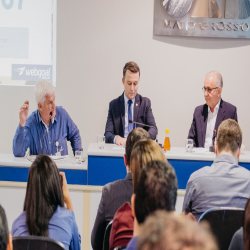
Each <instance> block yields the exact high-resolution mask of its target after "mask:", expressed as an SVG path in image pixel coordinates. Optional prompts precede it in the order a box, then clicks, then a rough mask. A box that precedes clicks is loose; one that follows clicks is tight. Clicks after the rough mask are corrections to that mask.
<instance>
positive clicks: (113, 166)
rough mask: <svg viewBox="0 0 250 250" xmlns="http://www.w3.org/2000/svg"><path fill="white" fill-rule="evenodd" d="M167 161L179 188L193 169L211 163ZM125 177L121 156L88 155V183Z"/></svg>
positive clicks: (103, 182)
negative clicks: (174, 174)
mask: <svg viewBox="0 0 250 250" xmlns="http://www.w3.org/2000/svg"><path fill="white" fill-rule="evenodd" d="M169 162H170V164H171V165H172V166H173V167H174V169H175V171H176V175H177V178H178V183H179V189H186V184H187V182H188V179H189V177H190V175H191V174H192V173H193V172H194V171H196V170H198V169H200V168H202V167H204V166H210V165H211V164H212V162H210V161H187V160H169ZM125 177H126V168H125V165H124V160H123V158H122V157H111V156H110V157H107V156H89V157H88V185H97V186H103V185H105V184H107V183H109V182H112V181H115V180H119V179H124V178H125Z"/></svg>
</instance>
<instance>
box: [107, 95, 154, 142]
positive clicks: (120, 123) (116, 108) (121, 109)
mask: <svg viewBox="0 0 250 250" xmlns="http://www.w3.org/2000/svg"><path fill="white" fill-rule="evenodd" d="M133 120H134V121H136V122H140V123H144V124H147V125H151V126H153V128H149V127H143V126H140V125H136V127H143V128H144V129H145V130H147V131H148V133H149V134H150V137H151V139H153V140H155V138H156V135H157V132H158V130H157V127H156V124H155V119H154V116H153V113H152V109H151V102H150V100H149V99H148V98H146V97H142V96H141V95H139V94H137V95H136V96H135V104H134V117H133ZM124 127H125V105H124V94H123V93H122V95H121V96H119V97H118V98H117V99H114V100H113V101H111V102H110V103H109V112H108V118H107V123H106V128H105V138H106V143H113V142H114V137H115V136H116V135H119V136H121V137H124Z"/></svg>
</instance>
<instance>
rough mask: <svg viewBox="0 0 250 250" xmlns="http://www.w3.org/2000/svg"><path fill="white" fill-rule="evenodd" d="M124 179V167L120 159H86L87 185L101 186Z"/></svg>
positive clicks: (102, 157) (96, 157) (107, 157)
mask: <svg viewBox="0 0 250 250" xmlns="http://www.w3.org/2000/svg"><path fill="white" fill-rule="evenodd" d="M125 177H126V167H125V165H124V160H123V158H122V157H109V156H89V157H88V185H95V186H103V185H105V184H107V183H109V182H112V181H116V180H120V179H124V178H125Z"/></svg>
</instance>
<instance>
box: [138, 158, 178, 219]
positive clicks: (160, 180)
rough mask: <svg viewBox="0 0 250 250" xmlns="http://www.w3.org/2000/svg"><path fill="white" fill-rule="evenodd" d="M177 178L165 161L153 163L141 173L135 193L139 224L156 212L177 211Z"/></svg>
mask: <svg viewBox="0 0 250 250" xmlns="http://www.w3.org/2000/svg"><path fill="white" fill-rule="evenodd" d="M177 189H178V183H177V177H176V174H175V171H174V168H173V167H172V166H171V165H170V164H169V163H168V162H165V161H151V162H149V163H148V164H146V165H145V166H144V167H143V168H142V171H141V175H140V178H139V181H138V184H137V188H136V193H135V215H136V219H137V221H138V223H139V224H141V223H143V222H144V221H145V219H146V217H147V216H148V215H150V214H151V213H153V212H155V211H156V210H159V209H160V210H166V211H173V210H175V203H176V197H177Z"/></svg>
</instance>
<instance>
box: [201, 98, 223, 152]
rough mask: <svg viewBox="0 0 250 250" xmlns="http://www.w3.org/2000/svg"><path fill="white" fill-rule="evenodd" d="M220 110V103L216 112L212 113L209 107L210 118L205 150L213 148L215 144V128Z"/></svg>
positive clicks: (215, 109) (216, 107) (208, 119)
mask: <svg viewBox="0 0 250 250" xmlns="http://www.w3.org/2000/svg"><path fill="white" fill-rule="evenodd" d="M219 108H220V101H219V102H218V103H217V105H216V106H215V108H214V112H212V111H211V109H210V107H209V106H208V118H207V130H206V139H205V148H209V146H211V145H212V144H213V135H214V127H215V123H216V119H217V115H218V111H219Z"/></svg>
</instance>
